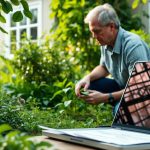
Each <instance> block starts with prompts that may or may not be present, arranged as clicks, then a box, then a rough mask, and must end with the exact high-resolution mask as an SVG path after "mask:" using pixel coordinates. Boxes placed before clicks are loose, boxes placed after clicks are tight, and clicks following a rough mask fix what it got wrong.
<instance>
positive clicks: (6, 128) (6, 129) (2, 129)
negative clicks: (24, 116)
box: [0, 124, 12, 133]
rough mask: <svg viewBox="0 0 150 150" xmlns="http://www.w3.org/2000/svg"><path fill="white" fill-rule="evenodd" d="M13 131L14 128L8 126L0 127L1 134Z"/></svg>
mask: <svg viewBox="0 0 150 150" xmlns="http://www.w3.org/2000/svg"><path fill="white" fill-rule="evenodd" d="M9 130H12V127H11V126H10V125H8V124H2V125H0V133H3V132H5V131H9Z"/></svg>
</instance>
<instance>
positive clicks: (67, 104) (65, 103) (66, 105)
mask: <svg viewBox="0 0 150 150" xmlns="http://www.w3.org/2000/svg"><path fill="white" fill-rule="evenodd" d="M71 102H72V100H69V101H65V102H64V106H65V107H68V106H69V105H70V104H71Z"/></svg>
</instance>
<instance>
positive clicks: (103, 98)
mask: <svg viewBox="0 0 150 150" xmlns="http://www.w3.org/2000/svg"><path fill="white" fill-rule="evenodd" d="M87 91H88V92H89V94H88V95H80V96H79V97H80V98H82V99H84V100H85V101H86V102H87V103H89V104H99V103H106V102H107V99H108V94H104V93H101V92H98V91H95V90H87Z"/></svg>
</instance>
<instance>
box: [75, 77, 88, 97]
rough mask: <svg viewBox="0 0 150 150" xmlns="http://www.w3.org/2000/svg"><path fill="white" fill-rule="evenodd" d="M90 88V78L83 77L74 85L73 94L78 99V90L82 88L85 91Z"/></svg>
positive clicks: (79, 94)
mask: <svg viewBox="0 0 150 150" xmlns="http://www.w3.org/2000/svg"><path fill="white" fill-rule="evenodd" d="M89 86H90V76H88V75H87V76H85V77H84V78H82V79H81V80H80V81H79V82H78V83H77V84H76V85H75V93H76V95H77V96H78V97H80V96H81V93H80V89H81V88H84V90H85V91H86V90H87V89H88V87H89Z"/></svg>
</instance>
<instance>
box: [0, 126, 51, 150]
mask: <svg viewBox="0 0 150 150" xmlns="http://www.w3.org/2000/svg"><path fill="white" fill-rule="evenodd" d="M6 133H7V134H6ZM3 134H5V136H3ZM30 138H31V137H30V136H28V135H26V134H25V133H21V132H20V131H17V130H16V131H14V130H12V128H11V127H10V126H9V125H7V124H3V125H0V147H1V150H6V149H7V150H16V149H17V150H26V149H32V150H36V149H38V148H39V149H40V148H42V149H44V148H50V147H51V144H49V143H47V142H37V143H36V142H33V141H32V140H31V139H30Z"/></svg>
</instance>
